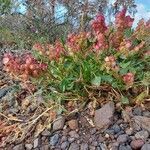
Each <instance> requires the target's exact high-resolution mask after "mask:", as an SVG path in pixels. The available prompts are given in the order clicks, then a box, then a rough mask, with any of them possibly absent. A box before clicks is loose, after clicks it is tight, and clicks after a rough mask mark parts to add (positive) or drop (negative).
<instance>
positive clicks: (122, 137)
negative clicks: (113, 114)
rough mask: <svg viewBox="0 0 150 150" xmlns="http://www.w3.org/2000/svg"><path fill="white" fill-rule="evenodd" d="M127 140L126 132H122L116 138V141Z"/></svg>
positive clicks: (123, 141)
mask: <svg viewBox="0 0 150 150" xmlns="http://www.w3.org/2000/svg"><path fill="white" fill-rule="evenodd" d="M127 141H128V135H127V134H122V135H119V136H118V138H117V142H118V143H120V144H121V143H125V142H127Z"/></svg>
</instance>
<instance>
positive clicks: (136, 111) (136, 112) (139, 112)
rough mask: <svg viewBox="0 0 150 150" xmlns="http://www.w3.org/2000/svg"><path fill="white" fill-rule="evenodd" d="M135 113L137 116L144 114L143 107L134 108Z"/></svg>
mask: <svg viewBox="0 0 150 150" xmlns="http://www.w3.org/2000/svg"><path fill="white" fill-rule="evenodd" d="M133 115H135V116H142V109H141V107H136V108H134V110H133Z"/></svg>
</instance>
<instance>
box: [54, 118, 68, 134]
mask: <svg viewBox="0 0 150 150" xmlns="http://www.w3.org/2000/svg"><path fill="white" fill-rule="evenodd" d="M64 124H65V118H64V117H63V116H59V117H58V118H57V119H56V120H55V121H54V123H53V131H57V130H61V129H63V127H64Z"/></svg>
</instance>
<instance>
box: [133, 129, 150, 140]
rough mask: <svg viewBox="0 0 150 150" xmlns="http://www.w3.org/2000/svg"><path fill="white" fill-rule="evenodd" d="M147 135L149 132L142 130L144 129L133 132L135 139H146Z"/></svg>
mask: <svg viewBox="0 0 150 150" xmlns="http://www.w3.org/2000/svg"><path fill="white" fill-rule="evenodd" d="M148 137H149V133H148V132H147V131H144V130H142V131H139V132H137V133H136V134H135V138H136V139H142V140H144V141H146V140H147V139H148Z"/></svg>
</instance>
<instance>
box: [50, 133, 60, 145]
mask: <svg viewBox="0 0 150 150" xmlns="http://www.w3.org/2000/svg"><path fill="white" fill-rule="evenodd" d="M59 137H60V136H59V134H55V135H53V136H52V137H51V138H50V145H52V146H55V145H56V144H57V143H58V140H59Z"/></svg>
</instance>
